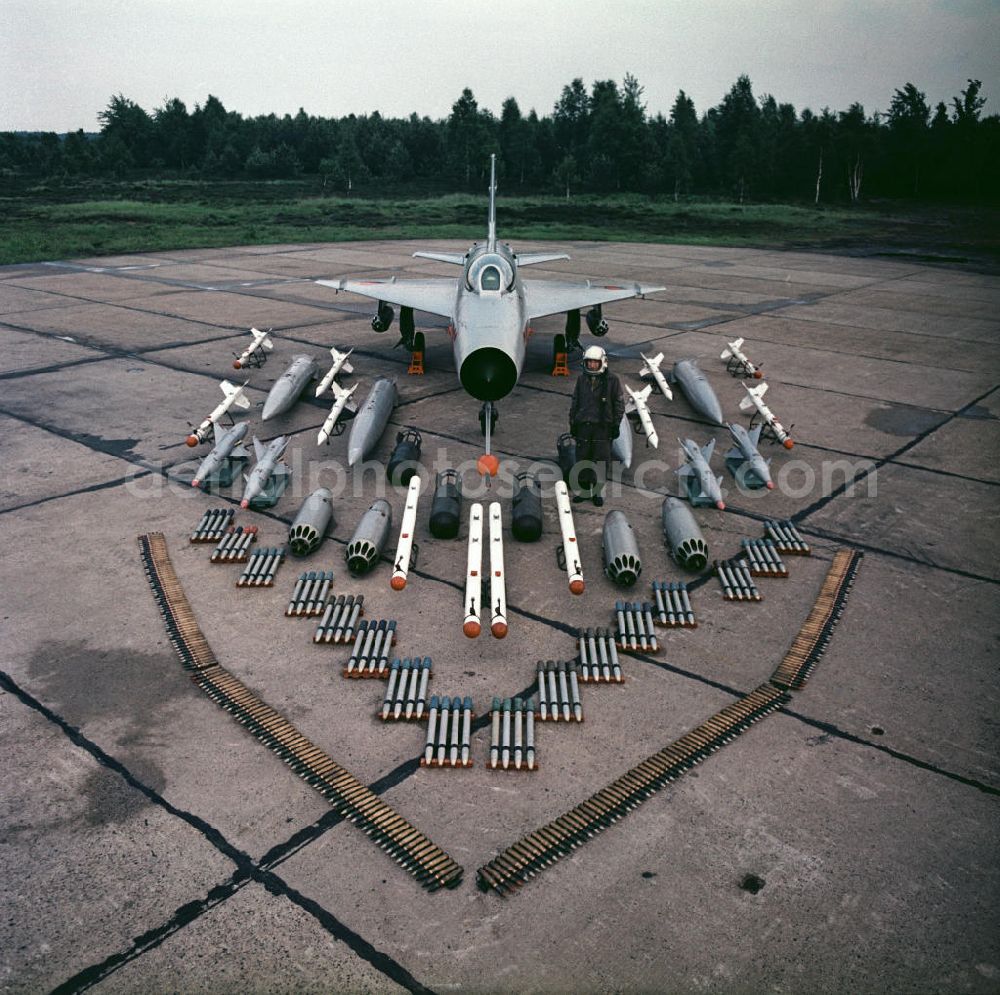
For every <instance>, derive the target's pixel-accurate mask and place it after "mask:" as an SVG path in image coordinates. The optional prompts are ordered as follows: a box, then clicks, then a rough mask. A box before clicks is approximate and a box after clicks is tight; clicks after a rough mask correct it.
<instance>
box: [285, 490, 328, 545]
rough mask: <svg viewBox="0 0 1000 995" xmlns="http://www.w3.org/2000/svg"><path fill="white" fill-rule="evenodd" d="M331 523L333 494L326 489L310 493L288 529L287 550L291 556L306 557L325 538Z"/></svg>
mask: <svg viewBox="0 0 1000 995" xmlns="http://www.w3.org/2000/svg"><path fill="white" fill-rule="evenodd" d="M332 521H333V494H331V493H330V491H329V490H328V489H327V488H326V487H320V488H319V489H318V490H315V491H313V492H312V494H310V495H309V497H307V498H306V499H305V501H303V502H302V507H301V508H299V513H298V514H297V515H296V516H295V518H294V520H293V521H292V524H291V526H289V529H288V548H289V550H290V552H291V554H292V556H307V555H308V554H309V553H311V552H312V551H313V550H314V549H316V548H317V547H318V546H319V544H320V543H321V542H322V541H323V540H324V539H325V538H326V532H327V529H329V527H330V523H331V522H332Z"/></svg>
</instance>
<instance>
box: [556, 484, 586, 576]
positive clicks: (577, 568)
mask: <svg viewBox="0 0 1000 995" xmlns="http://www.w3.org/2000/svg"><path fill="white" fill-rule="evenodd" d="M555 490H556V508H557V509H558V512H559V531H560V532H561V533H562V548H563V557H564V558H565V560H566V575H567V577H568V578H569V589H570V591H571V592H572V593H573V594H583V565H582V564H581V561H580V547H579V545H578V544H577V541H576V526H575V525H574V524H573V508H572V506H571V505H570V500H569V490H568V489H567V487H566V483H565V481H563V480H557V481H556V486H555Z"/></svg>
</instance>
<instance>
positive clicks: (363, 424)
mask: <svg viewBox="0 0 1000 995" xmlns="http://www.w3.org/2000/svg"><path fill="white" fill-rule="evenodd" d="M395 406H396V381H395V380H390V379H389V378H388V377H379V378H378V379H377V380H376V381H375V383H374V384H372V389H371V391H370V392H369V394H368V397H367V398H365V403H364V404H362V405H361V408H360V410H359V411H358V413H357V415H356V416H355V418H354V421H353V422H352V423H351V434H350V437H349V438H348V440H347V465H348V466H356V465H357V464H358V463H360V462H361V461H362V460H363V459H364V458H365V457H366V456H367V455H368V454H369V453H370V452H371V451H372V450H373V449H374V448H375V446H376V445H378V440H379V439H380V438H381V437H382V433H383V432H384V431H385V426H386V424H387V423H388V421H389V417H390V416H391V415H392V409H393V408H394V407H395Z"/></svg>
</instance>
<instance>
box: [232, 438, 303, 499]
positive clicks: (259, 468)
mask: <svg viewBox="0 0 1000 995" xmlns="http://www.w3.org/2000/svg"><path fill="white" fill-rule="evenodd" d="M287 445H288V439H286V438H285V437H284V436H283V435H279V436H278V438H276V439H272V440H271V441H270V442H269V443H268V444H267V445H266V446H265V445H264V443H263V442H261V441H260V439H258V438H254V440H253V449H254V452H255V453H256V455H257V464H256V466H254V468H253V470H252V471H251V473H250V475H249V476H248V477H246V482H247V485H246V487H245V488H244V489H243V500H242V501H240V507H241V508H247V507H249V506H250V502H251V501H252V500H253V499H254V498H255V497H257V496H258V495H259V494H262V493H263V492H264V490H265V488H266V487H267V485H268V484H269V483H270V481H271V477H272V475H274V474H276V473H282V474H284V475H286V476H287V475H288V474H289V473H291V470H289V469H288V467H287V466H285V464H284V463H280V462H279V460H280V459H281V454H282V453H283V452H284V451H285V446H287ZM244 476H246V475H245V474H244Z"/></svg>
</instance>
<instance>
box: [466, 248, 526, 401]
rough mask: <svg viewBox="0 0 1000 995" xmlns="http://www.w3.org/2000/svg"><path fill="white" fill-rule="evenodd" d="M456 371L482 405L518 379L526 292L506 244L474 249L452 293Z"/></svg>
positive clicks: (521, 361) (505, 394)
mask: <svg viewBox="0 0 1000 995" xmlns="http://www.w3.org/2000/svg"><path fill="white" fill-rule="evenodd" d="M451 335H452V338H453V343H452V348H453V351H454V354H455V369H456V370H458V375H459V379H460V380H461V381H462V386H463V387H464V388H465V389H466V390H467V391H468V392H469V393H470V394H471V395H472V396H473V397H475V398H476V399H478V400H480V401H497V400H499V399H500V398H501V397H506V396H507V394H509V393H510V392H511V391H512V390H513V389H514V385H515V384H516V383H517V381H518V378H519V377H520V376H521V369H522V368H523V366H524V353H525V345H526V341H527V336H528V319H527V309H526V306H525V301H524V289H523V287H522V286H521V282H520V279H519V278H518V273H517V262H516V260H515V258H514V254H513V253H512V252H511V251H510V249H509V248H508V247H507V246H505V245H497V246H496V247H495V248H492V249H491V248H489V247H488V246H483V245H474V246H473V247H472V248H471V249H470V250H469V252H468V255H467V257H466V262H465V266H464V271H463V274H462V279H461V280H459V283H458V289H457V291H456V294H455V310H454V316H453V318H452V327H451Z"/></svg>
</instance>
